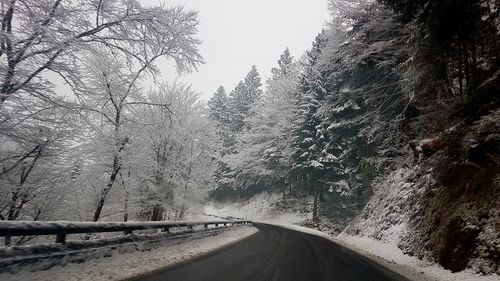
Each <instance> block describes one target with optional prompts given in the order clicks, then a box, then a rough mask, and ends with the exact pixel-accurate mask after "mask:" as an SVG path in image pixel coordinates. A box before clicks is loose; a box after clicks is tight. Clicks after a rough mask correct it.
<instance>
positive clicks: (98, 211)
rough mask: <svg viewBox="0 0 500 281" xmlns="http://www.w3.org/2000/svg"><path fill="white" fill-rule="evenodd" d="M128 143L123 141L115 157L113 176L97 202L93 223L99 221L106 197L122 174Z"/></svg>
mask: <svg viewBox="0 0 500 281" xmlns="http://www.w3.org/2000/svg"><path fill="white" fill-rule="evenodd" d="M127 143H128V138H125V139H123V141H122V142H121V144H120V147H119V148H118V151H117V152H116V153H115V156H114V157H113V168H112V171H111V175H109V180H108V183H107V184H106V187H105V188H104V189H103V190H102V192H101V196H100V197H99V201H98V202H97V206H96V209H95V212H94V217H93V218H92V221H98V220H99V217H100V216H101V212H102V208H103V207H104V204H105V203H106V197H107V196H108V194H109V192H110V191H111V188H112V187H113V184H114V183H115V181H116V176H118V173H119V172H120V169H121V167H122V166H121V165H122V164H121V159H120V153H121V152H122V151H123V149H124V148H125V145H126V144H127Z"/></svg>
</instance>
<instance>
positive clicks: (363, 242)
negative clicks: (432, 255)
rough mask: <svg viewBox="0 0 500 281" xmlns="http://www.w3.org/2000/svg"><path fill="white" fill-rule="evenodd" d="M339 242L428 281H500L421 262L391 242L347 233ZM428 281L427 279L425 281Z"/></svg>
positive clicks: (340, 236) (470, 272)
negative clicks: (422, 275)
mask: <svg viewBox="0 0 500 281" xmlns="http://www.w3.org/2000/svg"><path fill="white" fill-rule="evenodd" d="M337 239H338V240H340V241H342V242H344V243H345V244H347V245H350V246H351V247H355V248H357V249H361V250H363V251H365V252H367V253H369V254H371V255H375V256H378V257H380V258H383V259H386V260H388V261H390V262H392V263H395V264H398V265H400V266H405V267H407V268H411V269H413V270H414V271H416V272H419V273H423V274H424V275H425V276H427V277H428V278H427V280H439V281H499V280H500V276H498V275H496V274H493V275H486V276H485V275H479V274H476V273H474V272H472V271H471V270H465V271H461V272H455V273H453V272H451V271H449V270H446V269H444V268H443V267H441V266H439V265H438V264H436V263H432V262H430V261H423V260H419V259H418V258H416V257H412V256H408V255H405V254H404V253H403V252H402V251H401V250H400V249H399V248H398V247H397V245H395V244H393V243H389V242H382V241H380V240H376V239H373V238H369V237H363V236H350V235H347V234H345V233H343V234H340V235H339V236H338V237H337ZM424 280H426V279H424Z"/></svg>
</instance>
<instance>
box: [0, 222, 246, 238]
mask: <svg viewBox="0 0 500 281" xmlns="http://www.w3.org/2000/svg"><path fill="white" fill-rule="evenodd" d="M251 223H252V222H251V221H248V220H220V221H197V222H187V221H175V222H166V221H161V222H67V221H47V222H42V221H0V237H1V236H3V237H9V236H41V235H56V243H66V235H68V234H87V233H100V232H120V231H123V232H125V234H131V233H132V232H133V231H136V230H154V229H161V231H162V232H168V233H169V232H170V230H171V229H172V228H180V227H187V228H188V229H190V230H193V228H194V227H197V226H202V227H203V228H205V229H207V228H208V227H209V226H215V227H219V226H230V225H241V224H251Z"/></svg>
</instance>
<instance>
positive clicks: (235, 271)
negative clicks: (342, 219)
mask: <svg viewBox="0 0 500 281" xmlns="http://www.w3.org/2000/svg"><path fill="white" fill-rule="evenodd" d="M254 225H255V226H256V227H257V228H259V230H260V231H258V232H257V233H255V234H253V235H252V236H250V237H248V238H246V239H243V240H241V241H239V242H236V243H234V244H231V245H230V246H229V247H226V248H223V249H220V250H218V251H216V252H213V253H211V254H209V255H206V256H203V257H199V258H197V259H194V260H190V261H188V262H185V263H183V264H179V265H176V266H174V267H170V268H166V269H164V270H163V271H158V272H155V273H152V274H150V275H146V276H141V277H139V278H136V279H134V280H142V281H271V280H272V281H320V280H321V281H324V280H332V281H408V279H406V278H404V277H402V276H400V275H399V274H397V273H395V272H393V271H391V270H389V269H387V268H386V267H384V266H382V265H379V264H377V263H375V262H373V261H372V260H370V259H368V258H367V257H364V256H362V255H360V254H358V253H356V252H353V251H352V250H349V249H347V248H345V247H343V246H341V245H338V244H336V243H334V242H332V241H330V240H328V239H325V238H322V237H319V236H315V235H312V234H307V233H303V232H299V231H294V230H290V229H286V228H281V227H277V226H272V225H267V224H254Z"/></svg>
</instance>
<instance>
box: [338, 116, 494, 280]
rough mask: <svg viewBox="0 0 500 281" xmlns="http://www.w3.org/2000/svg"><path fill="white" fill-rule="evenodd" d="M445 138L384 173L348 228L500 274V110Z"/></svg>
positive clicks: (453, 266)
mask: <svg viewBox="0 0 500 281" xmlns="http://www.w3.org/2000/svg"><path fill="white" fill-rule="evenodd" d="M443 138H444V140H443V141H444V142H445V143H446V144H447V145H446V147H440V149H439V150H438V151H437V152H436V153H434V154H433V155H431V156H429V157H426V158H424V159H423V160H422V162H420V163H419V164H417V165H416V166H413V164H410V163H409V161H407V162H406V163H405V165H407V167H406V168H401V169H399V170H397V171H396V172H394V173H392V174H390V175H388V176H387V177H385V178H384V179H382V180H381V181H380V182H379V183H378V185H377V187H376V188H375V194H374V196H373V197H372V199H371V200H370V202H369V204H368V205H367V206H366V208H365V210H364V211H363V213H362V214H361V215H360V216H359V217H358V218H356V219H355V220H354V221H353V222H352V223H351V225H350V226H349V227H348V228H347V229H346V232H348V233H350V234H357V235H366V236H371V237H374V238H377V239H381V240H391V241H393V242H397V243H398V246H399V247H400V248H401V249H402V250H403V251H405V252H406V253H408V254H411V255H414V256H417V257H419V258H423V259H430V260H433V261H435V262H437V263H439V264H440V265H442V266H443V267H444V268H446V269H449V270H451V271H461V270H464V269H466V268H472V269H473V270H475V271H476V272H481V273H495V272H496V273H497V274H499V275H500V269H499V265H500V110H497V111H495V112H493V113H490V114H488V115H486V116H484V117H483V118H481V119H480V120H479V121H477V122H475V123H472V124H469V125H466V124H461V125H458V126H455V127H454V128H453V129H450V130H448V131H447V132H446V133H445V134H444V135H443Z"/></svg>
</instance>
